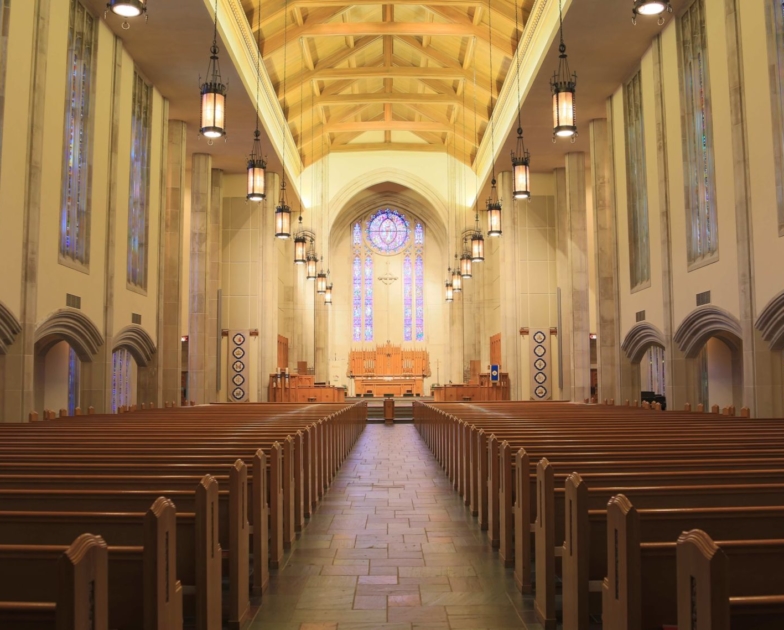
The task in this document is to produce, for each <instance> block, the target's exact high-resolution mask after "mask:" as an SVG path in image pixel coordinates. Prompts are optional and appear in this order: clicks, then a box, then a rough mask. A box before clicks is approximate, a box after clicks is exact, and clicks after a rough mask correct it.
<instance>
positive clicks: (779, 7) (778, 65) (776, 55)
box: [768, 0, 784, 236]
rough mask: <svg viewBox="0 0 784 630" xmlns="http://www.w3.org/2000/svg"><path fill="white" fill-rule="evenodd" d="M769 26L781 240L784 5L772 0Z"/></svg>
mask: <svg viewBox="0 0 784 630" xmlns="http://www.w3.org/2000/svg"><path fill="white" fill-rule="evenodd" d="M768 22H769V25H768V28H769V30H770V38H771V46H770V65H771V67H774V68H775V70H776V72H775V74H774V75H773V85H771V88H772V91H771V96H772V103H771V104H772V109H773V150H774V157H775V160H776V198H777V203H778V218H779V236H784V1H783V0H770V4H769V19H768Z"/></svg>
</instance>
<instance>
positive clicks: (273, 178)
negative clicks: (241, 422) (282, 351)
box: [257, 172, 280, 402]
mask: <svg viewBox="0 0 784 630" xmlns="http://www.w3.org/2000/svg"><path fill="white" fill-rule="evenodd" d="M265 185H266V190H267V199H266V200H265V202H264V206H263V207H262V209H261V215H260V216H259V228H260V230H259V248H260V249H261V252H260V254H261V255H260V256H259V260H260V262H261V273H260V274H259V383H258V398H257V400H261V401H264V402H266V401H267V400H268V396H267V385H268V384H269V375H270V374H272V373H273V372H275V369H276V368H277V365H278V248H277V243H276V242H275V206H277V205H278V199H279V197H280V175H278V174H277V173H270V172H267V176H266V183H265Z"/></svg>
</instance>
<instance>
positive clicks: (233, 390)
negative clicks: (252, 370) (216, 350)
mask: <svg viewBox="0 0 784 630" xmlns="http://www.w3.org/2000/svg"><path fill="white" fill-rule="evenodd" d="M249 336H250V331H248V330H230V331H229V400H230V401H231V402H247V400H248V392H249V386H250V383H249V382H248V381H249V378H248V377H249V370H248V361H249V360H250V357H249V344H248V338H249Z"/></svg>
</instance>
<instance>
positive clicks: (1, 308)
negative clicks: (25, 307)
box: [0, 302, 22, 354]
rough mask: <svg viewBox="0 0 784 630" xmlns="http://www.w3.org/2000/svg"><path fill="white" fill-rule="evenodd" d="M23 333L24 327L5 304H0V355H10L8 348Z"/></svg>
mask: <svg viewBox="0 0 784 630" xmlns="http://www.w3.org/2000/svg"><path fill="white" fill-rule="evenodd" d="M20 332H22V325H21V324H20V323H19V320H18V319H16V316H15V315H14V314H13V313H12V312H11V309H9V308H8V307H7V306H6V305H5V304H3V303H2V302H0V354H8V347H9V346H10V345H11V344H13V343H14V340H15V339H16V336H17V335H18V334H19V333H20Z"/></svg>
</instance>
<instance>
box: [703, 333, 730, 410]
mask: <svg viewBox="0 0 784 630" xmlns="http://www.w3.org/2000/svg"><path fill="white" fill-rule="evenodd" d="M706 346H707V353H708V405H709V406H710V407H712V406H713V405H718V406H719V408H724V407H729V406H730V405H732V352H731V351H730V349H729V346H727V344H726V343H724V342H723V341H721V339H717V338H715V337H714V338H712V339H709V340H708V343H707V344H706Z"/></svg>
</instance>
